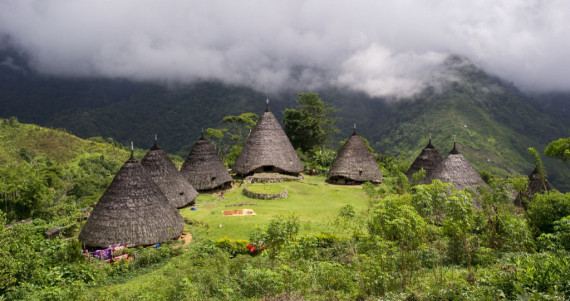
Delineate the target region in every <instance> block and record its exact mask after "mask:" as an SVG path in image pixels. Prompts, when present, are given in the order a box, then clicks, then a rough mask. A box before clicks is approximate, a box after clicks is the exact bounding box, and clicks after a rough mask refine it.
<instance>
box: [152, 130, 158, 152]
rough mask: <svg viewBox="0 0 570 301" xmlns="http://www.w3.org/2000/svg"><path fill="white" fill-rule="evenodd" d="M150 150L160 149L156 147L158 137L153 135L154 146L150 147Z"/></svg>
mask: <svg viewBox="0 0 570 301" xmlns="http://www.w3.org/2000/svg"><path fill="white" fill-rule="evenodd" d="M151 149H152V150H157V149H160V147H158V135H157V134H154V145H153V146H152V147H151Z"/></svg>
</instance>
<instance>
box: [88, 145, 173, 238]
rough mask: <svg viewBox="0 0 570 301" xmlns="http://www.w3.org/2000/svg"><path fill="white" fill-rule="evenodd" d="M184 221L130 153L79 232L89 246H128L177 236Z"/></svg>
mask: <svg viewBox="0 0 570 301" xmlns="http://www.w3.org/2000/svg"><path fill="white" fill-rule="evenodd" d="M183 228H184V220H183V218H182V216H181V215H180V213H179V212H178V210H176V209H175V208H174V207H172V205H171V204H170V202H169V201H168V199H166V196H165V195H164V194H163V193H162V191H161V190H160V188H159V187H158V185H156V183H154V181H153V180H152V179H151V178H150V176H149V175H148V174H147V173H146V171H145V170H144V168H143V166H142V165H141V164H140V163H139V162H138V161H137V160H135V159H134V158H133V157H132V156H131V158H130V159H129V160H128V161H127V162H125V164H124V165H123V167H121V169H120V170H119V172H117V174H116V175H115V178H114V179H113V182H111V185H109V187H108V188H107V190H106V191H105V193H104V194H103V196H102V197H101V198H100V199H99V201H98V202H97V204H95V208H93V211H92V212H91V216H90V217H89V219H87V222H86V223H85V226H84V227H83V229H81V233H80V234H79V241H81V242H82V243H84V244H85V245H86V246H88V247H91V248H106V247H108V246H109V245H111V244H116V243H125V244H127V245H128V246H130V247H133V246H141V245H142V246H144V245H151V244H156V243H161V242H163V241H166V240H168V239H173V238H176V237H178V236H179V235H180V232H181V231H182V229H183Z"/></svg>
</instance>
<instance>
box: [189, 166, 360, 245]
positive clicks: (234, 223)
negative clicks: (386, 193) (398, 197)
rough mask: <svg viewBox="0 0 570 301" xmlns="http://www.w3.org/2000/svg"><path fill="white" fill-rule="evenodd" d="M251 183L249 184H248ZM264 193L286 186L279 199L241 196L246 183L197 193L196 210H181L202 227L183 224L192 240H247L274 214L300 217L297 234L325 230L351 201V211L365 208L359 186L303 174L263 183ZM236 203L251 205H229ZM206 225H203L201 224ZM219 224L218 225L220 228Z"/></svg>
mask: <svg viewBox="0 0 570 301" xmlns="http://www.w3.org/2000/svg"><path fill="white" fill-rule="evenodd" d="M250 185H251V184H250ZM263 185H265V186H267V187H266V190H267V191H268V192H270V191H281V190H282V189H283V188H286V189H287V191H288V192H289V197H287V198H284V199H280V200H257V199H251V198H248V197H246V196H244V195H242V190H243V188H244V187H246V185H242V186H241V187H238V188H236V189H233V190H231V191H227V192H226V193H224V195H223V198H221V197H220V194H219V193H216V194H200V195H199V196H198V198H197V199H196V203H197V204H198V206H197V208H198V210H196V211H192V210H190V208H185V209H183V210H181V214H182V216H184V217H185V218H187V219H190V220H192V221H197V222H199V223H202V224H203V226H200V227H193V226H187V229H188V230H189V231H190V233H192V235H193V237H194V238H196V239H200V238H210V239H212V240H218V239H220V238H223V237H228V238H232V239H247V238H248V236H249V233H251V232H252V231H253V229H255V227H256V226H264V225H267V224H268V223H269V221H270V220H271V218H272V217H273V216H275V215H280V214H281V215H288V214H290V213H294V214H296V215H297V216H299V218H300V220H301V230H300V234H303V233H319V232H326V231H327V228H328V222H329V221H330V218H331V217H333V216H335V215H337V214H338V212H339V209H340V208H341V207H343V206H345V205H347V204H352V205H353V206H354V209H355V211H360V210H364V209H366V207H367V205H368V199H367V197H366V194H365V193H364V191H363V190H362V187H360V186H339V185H329V184H327V183H325V177H324V176H305V179H303V180H302V181H300V182H281V183H272V184H263ZM259 186H260V184H255V188H256V189H255V191H259V192H261V191H260V187H259ZM240 203H255V205H244V206H231V205H235V204H240ZM235 209H253V211H254V212H255V214H256V215H253V216H223V215H222V212H223V211H224V210H235ZM206 224H207V226H205V225H206ZM220 225H221V227H220Z"/></svg>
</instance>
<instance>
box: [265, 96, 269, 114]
mask: <svg viewBox="0 0 570 301" xmlns="http://www.w3.org/2000/svg"><path fill="white" fill-rule="evenodd" d="M265 102H266V103H267V106H266V107H265V112H269V98H267V99H265Z"/></svg>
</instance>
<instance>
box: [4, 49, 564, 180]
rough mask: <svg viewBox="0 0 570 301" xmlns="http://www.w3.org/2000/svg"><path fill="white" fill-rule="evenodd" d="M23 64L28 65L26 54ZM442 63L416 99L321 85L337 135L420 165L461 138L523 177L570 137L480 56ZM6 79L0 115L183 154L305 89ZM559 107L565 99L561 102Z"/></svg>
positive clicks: (491, 164) (557, 167)
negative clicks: (428, 148)
mask: <svg viewBox="0 0 570 301" xmlns="http://www.w3.org/2000/svg"><path fill="white" fill-rule="evenodd" d="M0 55H2V53H0ZM4 55H5V56H6V55H10V57H17V56H16V55H15V54H14V53H8V54H6V53H4ZM0 60H4V61H5V59H2V58H0ZM19 60H20V61H18V62H19V65H24V66H25V60H23V59H21V58H20V59H19ZM442 69H443V70H444V71H445V74H448V75H449V76H448V77H446V78H441V79H440V81H439V82H438V83H437V85H435V86H433V87H428V88H427V89H425V91H423V92H422V93H421V94H419V95H416V96H414V97H412V98H409V99H400V100H392V99H379V98H372V97H369V96H367V95H365V94H364V93H361V92H355V91H350V90H346V89H339V88H323V89H321V90H320V91H315V92H319V94H320V96H321V98H322V99H324V100H325V101H327V102H330V103H332V104H333V105H334V106H335V107H336V108H339V109H341V110H340V112H339V116H340V117H341V120H340V121H339V122H338V123H337V127H338V128H339V129H341V132H340V133H339V134H337V135H336V136H335V137H334V140H335V141H339V140H342V139H344V138H346V137H347V136H349V135H350V133H351V131H352V124H353V123H357V126H358V132H359V134H361V135H362V136H363V137H365V138H367V139H368V140H369V141H370V142H371V145H372V146H373V147H374V148H375V150H376V151H377V152H380V153H388V154H393V155H396V156H398V155H399V156H402V157H404V158H406V159H407V160H409V162H410V163H411V161H412V159H413V158H414V157H415V156H416V155H417V154H418V153H419V152H420V150H421V149H422V148H423V147H424V146H425V144H426V143H427V139H428V137H429V135H430V134H432V136H433V143H434V145H435V146H436V147H437V148H438V150H439V151H440V152H441V153H442V154H444V155H445V154H446V153H447V152H448V151H449V150H450V149H451V147H452V143H453V136H456V139H457V141H458V142H459V143H460V144H461V145H462V146H463V147H462V149H463V150H462V151H463V153H464V154H465V156H466V157H467V158H468V159H469V160H470V161H471V162H472V164H473V165H474V166H475V167H476V168H477V169H478V170H479V171H482V170H487V171H491V172H493V173H495V174H498V175H515V174H528V173H530V172H531V171H532V169H533V168H534V166H532V162H531V158H530V156H529V155H528V154H527V148H528V147H531V146H532V147H535V148H536V149H537V150H539V151H542V150H543V149H544V147H545V146H546V144H547V143H548V142H550V141H552V140H555V139H558V138H560V137H568V136H570V126H569V125H568V124H567V123H564V122H561V121H560V120H561V117H560V116H558V115H556V114H554V113H552V112H555V111H556V110H555V109H553V108H550V111H548V110H546V109H544V108H542V107H540V106H538V105H537V104H536V102H534V101H532V99H531V98H530V97H528V96H526V95H525V94H524V93H522V92H521V91H519V90H518V89H517V88H516V87H514V86H512V85H511V84H508V83H505V82H503V81H501V80H500V79H498V78H495V77H493V76H490V75H488V74H486V73H485V72H484V71H483V70H481V69H479V68H477V67H475V66H473V64H471V63H470V62H468V61H466V60H464V59H461V58H458V57H451V58H450V59H449V60H447V61H446V63H445V64H444V65H443V66H442ZM0 79H2V81H0V117H9V116H17V117H18V119H19V120H21V121H23V122H33V123H38V124H40V125H45V126H51V127H58V128H65V129H67V130H69V131H70V132H72V133H73V134H76V135H78V136H80V137H84V138H88V137H93V136H102V137H113V139H115V140H117V141H119V142H120V143H122V144H127V143H129V142H130V141H135V145H139V146H142V147H144V146H146V145H150V144H151V143H152V139H153V138H154V134H158V136H159V139H160V140H161V144H162V145H163V146H164V148H165V149H166V150H167V151H168V152H169V153H175V154H178V155H180V156H183V157H184V156H186V155H187V153H188V152H189V150H190V148H191V147H192V145H193V144H194V143H195V141H196V139H197V138H198V137H199V135H200V132H201V129H204V128H207V127H216V126H218V125H220V123H221V119H222V117H224V116H226V115H238V114H241V113H244V112H254V113H258V114H261V113H262V111H263V109H264V107H265V103H264V100H265V99H266V98H267V97H269V98H270V99H271V102H270V107H271V110H272V112H274V113H275V115H276V117H277V118H278V119H279V120H281V118H282V113H281V112H282V111H283V109H284V108H287V107H293V106H295V102H294V99H295V97H296V96H295V93H296V92H297V91H287V92H283V93H280V94H276V95H266V94H262V93H259V92H257V91H254V90H252V89H250V88H247V87H239V86H227V85H223V84H220V83H216V82H202V83H196V84H193V85H188V86H178V87H166V86H164V85H159V84H155V83H133V82H129V81H127V80H120V79H117V80H112V79H90V78H54V77H47V76H42V75H38V74H35V73H33V72H32V71H31V70H28V69H25V68H23V69H22V70H16V69H14V68H7V67H5V66H2V65H0ZM562 103H563V102H562ZM556 105H560V102H559V103H554V105H552V106H556ZM549 112H550V113H549ZM335 145H336V143H335ZM545 161H546V162H545V163H546V166H547V171H548V172H549V175H550V179H551V181H552V182H553V184H554V186H555V187H556V188H558V189H562V190H570V167H568V166H565V165H562V164H558V162H556V161H551V160H545Z"/></svg>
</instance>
